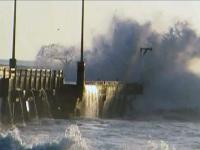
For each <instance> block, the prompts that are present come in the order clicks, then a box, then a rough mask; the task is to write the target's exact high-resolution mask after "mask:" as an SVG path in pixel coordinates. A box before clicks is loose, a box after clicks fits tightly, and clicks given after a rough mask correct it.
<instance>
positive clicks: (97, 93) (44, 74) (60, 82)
mask: <svg viewBox="0 0 200 150" xmlns="http://www.w3.org/2000/svg"><path fill="white" fill-rule="evenodd" d="M142 92H143V88H142V86H141V85H140V84H138V83H129V84H125V83H121V82H117V81H86V82H85V83H84V87H81V86H80V85H79V84H64V75H63V71H62V70H50V69H31V68H28V69H27V68H17V69H10V68H6V67H1V68H0V98H1V101H0V102H1V105H0V106H1V108H0V110H1V121H2V122H3V123H16V122H26V121H29V120H31V119H34V118H36V119H37V118H43V117H46V118H61V119H64V118H68V117H73V116H83V117H90V118H93V117H109V118H112V117H121V116H123V115H124V114H125V112H126V108H127V105H129V104H130V101H134V100H135V99H136V96H137V95H139V94H142Z"/></svg>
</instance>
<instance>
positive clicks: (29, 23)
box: [0, 0, 200, 60]
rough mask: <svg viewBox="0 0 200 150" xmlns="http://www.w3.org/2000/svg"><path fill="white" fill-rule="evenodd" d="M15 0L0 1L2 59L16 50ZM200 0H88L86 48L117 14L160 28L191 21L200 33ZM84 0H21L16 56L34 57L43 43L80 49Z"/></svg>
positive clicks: (21, 58)
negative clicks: (13, 37) (14, 42)
mask: <svg viewBox="0 0 200 150" xmlns="http://www.w3.org/2000/svg"><path fill="white" fill-rule="evenodd" d="M13 4H14V2H13V1H6V0H5V1H0V59H9V58H10V57H11V52H12V35H13V34H12V31H13V30H12V25H13ZM199 7H200V1H117V0H116V1H115V0H112V1H105V0H104V1H98V0H95V1H92V0H90V1H85V41H84V42H85V43H84V44H85V49H88V48H90V47H91V46H92V40H93V38H94V37H96V36H98V35H102V34H103V35H104V34H106V33H108V31H109V30H110V28H111V27H112V24H111V23H112V19H113V17H119V18H121V19H132V20H136V21H138V22H139V23H141V24H144V23H146V22H151V24H152V28H153V30H155V31H156V32H160V33H162V32H167V30H168V28H169V27H170V26H172V25H173V24H174V23H176V22H177V21H187V22H188V23H189V24H190V26H191V28H193V29H194V30H196V31H197V33H198V34H200V28H199V27H200V9H199ZM80 29H81V1H78V0H76V1H69V0H66V1H31V0H29V1H18V2H17V31H16V58H17V59H18V60H34V59H35V57H36V55H37V52H38V51H39V49H40V48H41V46H43V45H48V44H53V43H55V44H61V45H63V46H66V47H69V46H75V47H77V48H78V49H79V47H80V46H79V45H80V32H81V30H80Z"/></svg>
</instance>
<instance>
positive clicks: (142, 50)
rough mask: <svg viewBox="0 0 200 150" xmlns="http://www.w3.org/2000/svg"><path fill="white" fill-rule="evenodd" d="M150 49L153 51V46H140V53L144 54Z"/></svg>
mask: <svg viewBox="0 0 200 150" xmlns="http://www.w3.org/2000/svg"><path fill="white" fill-rule="evenodd" d="M148 51H152V48H151V47H145V48H140V55H141V56H144V55H146V53H147V52H148Z"/></svg>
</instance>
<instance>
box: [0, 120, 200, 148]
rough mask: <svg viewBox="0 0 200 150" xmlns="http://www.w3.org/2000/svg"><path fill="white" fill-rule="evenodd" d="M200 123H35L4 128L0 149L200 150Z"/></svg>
mask: <svg viewBox="0 0 200 150" xmlns="http://www.w3.org/2000/svg"><path fill="white" fill-rule="evenodd" d="M199 149H200V122H198V121H195V122H191V121H175V120H140V121H136V120H103V119H72V120H53V119H43V120H34V121H32V122H30V123H27V124H18V125H15V126H11V127H4V126H3V125H1V133H0V150H199Z"/></svg>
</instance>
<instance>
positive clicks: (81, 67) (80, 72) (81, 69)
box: [77, 0, 85, 89]
mask: <svg viewBox="0 0 200 150" xmlns="http://www.w3.org/2000/svg"><path fill="white" fill-rule="evenodd" d="M83 50H84V0H82V21H81V57H80V61H79V62H78V63H77V85H78V86H79V87H81V88H82V89H83V88H84V85H85V63H84V60H83Z"/></svg>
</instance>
